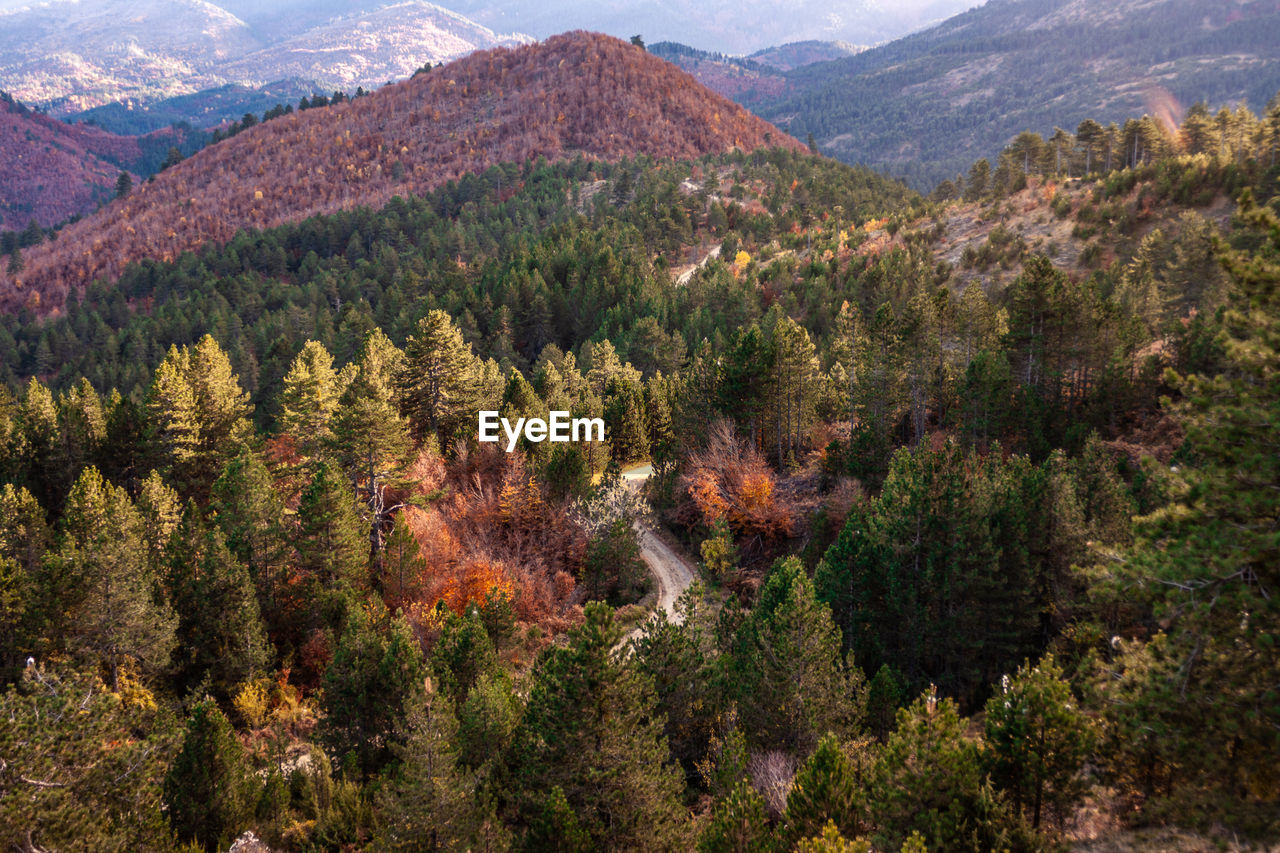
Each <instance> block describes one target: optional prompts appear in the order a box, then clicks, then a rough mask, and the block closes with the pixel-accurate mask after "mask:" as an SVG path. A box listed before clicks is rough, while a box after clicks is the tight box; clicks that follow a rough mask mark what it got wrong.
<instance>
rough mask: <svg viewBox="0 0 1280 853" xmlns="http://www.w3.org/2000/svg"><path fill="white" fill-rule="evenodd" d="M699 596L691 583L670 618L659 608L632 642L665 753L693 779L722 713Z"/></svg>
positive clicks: (708, 748) (699, 591)
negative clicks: (652, 697) (651, 693)
mask: <svg viewBox="0 0 1280 853" xmlns="http://www.w3.org/2000/svg"><path fill="white" fill-rule="evenodd" d="M701 594H702V593H701V589H700V588H699V587H697V586H695V587H691V588H690V589H689V590H688V591H686V593H685V594H684V595H682V596H681V597H680V600H679V601H678V602H677V604H676V607H677V614H678V616H677V618H676V619H668V618H667V614H666V611H664V610H659V611H658V612H657V613H655V614H654V615H653V616H652V617H651V618H650V620H649V622H648V624H647V625H646V626H645V629H644V631H642V632H641V634H640V636H639V637H637V638H636V639H635V640H634V641H633V646H634V649H635V664H636V668H637V669H638V670H639V671H640V673H641V674H643V675H645V676H647V677H648V678H649V679H650V680H651V681H652V682H653V685H654V689H655V692H656V694H657V700H658V713H659V714H660V715H661V716H662V718H663V720H664V721H665V722H664V724H663V730H664V731H665V733H666V736H667V743H668V744H670V748H671V755H672V757H673V758H675V759H676V760H677V761H679V762H680V764H681V766H682V767H683V768H684V770H685V776H686V778H688V779H696V778H697V774H698V765H699V763H700V762H703V761H704V760H705V759H706V757H707V754H708V752H709V751H710V748H711V740H712V738H713V736H714V735H715V729H716V726H717V724H718V723H719V722H720V720H721V714H722V713H723V712H724V709H723V707H722V705H723V703H722V701H721V696H720V693H719V691H718V690H717V689H716V688H715V676H716V672H715V668H714V660H715V658H714V657H713V656H710V654H709V647H710V646H711V638H710V637H708V636H707V634H708V630H707V628H706V626H705V625H704V624H702V623H703V622H705V621H706V614H705V613H703V612H702V610H703V609H702V608H701V607H699V605H698V602H699V599H700V596H701Z"/></svg>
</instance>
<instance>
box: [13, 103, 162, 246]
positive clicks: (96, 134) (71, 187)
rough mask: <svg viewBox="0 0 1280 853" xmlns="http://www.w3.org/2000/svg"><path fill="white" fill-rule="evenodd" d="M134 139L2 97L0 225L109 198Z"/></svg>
mask: <svg viewBox="0 0 1280 853" xmlns="http://www.w3.org/2000/svg"><path fill="white" fill-rule="evenodd" d="M140 153H141V150H140V149H139V147H138V141H137V140H136V139H133V138H130V137H121V136H115V135H113V134H110V133H107V132H106V131H103V130H99V129H98V128H95V127H91V126H89V125H74V126H73V125H67V124H63V123H62V122H59V121H55V120H53V119H51V118H47V117H45V116H43V115H40V114H39V113H34V112H30V111H28V110H26V109H24V108H22V107H20V106H18V105H17V104H14V103H12V102H10V101H8V100H6V99H3V98H0V228H24V227H26V225H27V223H29V222H30V221H31V220H33V219H34V220H35V221H36V222H38V223H39V224H41V225H43V226H45V227H48V226H51V225H55V224H57V223H59V222H62V221H63V220H66V219H68V218H70V217H72V216H74V215H75V214H77V213H87V212H89V211H90V210H92V209H93V208H94V207H96V206H97V204H98V202H100V201H102V200H104V199H108V198H110V197H111V193H112V192H113V191H114V190H115V185H116V178H117V177H119V175H120V167H119V166H115V165H112V164H111V163H109V162H107V161H106V160H105V159H103V158H104V157H106V158H111V159H116V160H121V161H127V160H133V159H136V158H137V157H138V156H139V154H140Z"/></svg>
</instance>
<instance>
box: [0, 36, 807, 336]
mask: <svg viewBox="0 0 1280 853" xmlns="http://www.w3.org/2000/svg"><path fill="white" fill-rule="evenodd" d="M768 145H781V146H784V147H787V148H790V149H792V150H797V151H799V150H803V146H802V145H801V144H800V143H799V142H798V141H796V140H794V139H791V138H790V137H787V136H786V135H785V134H783V133H781V132H780V131H778V130H777V129H776V128H774V127H773V126H772V125H770V124H768V123H767V122H765V121H763V120H762V119H759V118H757V117H755V116H752V115H750V114H749V113H748V112H747V111H746V110H744V109H743V108H742V107H741V106H739V105H737V104H734V103H733V102H732V101H729V100H728V99H726V98H724V97H723V96H721V95H717V94H715V93H714V92H711V91H710V90H709V89H706V88H705V87H702V86H700V85H699V84H697V83H696V81H694V80H693V79H692V78H690V77H689V76H688V75H686V74H685V73H684V72H681V71H679V70H678V69H676V68H675V67H674V66H672V65H670V64H668V63H665V62H662V61H661V60H659V59H657V58H656V57H653V56H650V55H649V54H648V53H646V52H645V51H643V50H641V49H639V48H636V47H634V46H632V45H629V44H626V43H624V42H621V41H619V40H617V39H613V38H610V37H607V36H601V35H593V34H589V33H581V32H575V33H569V34H566V35H564V36H557V37H554V38H551V39H548V40H546V41H545V42H541V43H538V44H536V45H527V46H524V47H520V48H515V49H511V48H496V49H493V50H489V51H481V52H477V53H473V54H471V55H470V56H468V57H466V58H464V59H461V60H458V61H456V62H454V63H451V64H450V65H448V66H445V67H443V68H439V69H436V70H435V71H433V72H431V73H429V74H422V75H417V76H416V77H414V78H412V79H410V80H407V81H404V82H401V83H398V84H396V85H394V86H390V87H386V88H384V89H381V90H379V91H377V92H374V93H373V94H371V95H369V96H367V97H364V98H358V99H355V100H353V101H349V102H346V103H343V104H340V105H337V106H332V107H329V108H328V109H326V110H323V111H320V110H314V111H306V112H297V113H293V114H291V115H287V116H282V117H280V118H278V119H274V120H272V121H270V122H266V123H263V124H260V125H258V126H256V127H254V128H252V129H251V130H249V131H246V132H244V133H241V134H239V135H237V136H236V137H234V138H232V139H229V140H226V141H224V142H222V143H219V144H217V145H214V146H211V147H209V148H206V149H204V150H203V151H201V152H200V153H199V154H198V155H196V156H194V157H191V158H189V159H187V160H185V161H183V162H182V163H179V164H178V165H177V166H174V167H172V168H170V169H167V170H165V171H164V172H161V173H160V174H159V175H157V176H156V178H155V180H154V181H150V182H147V183H145V184H143V185H142V186H140V187H139V188H138V189H136V190H135V191H134V192H133V194H132V195H130V196H129V197H127V198H124V199H120V200H117V201H115V202H113V203H112V204H110V205H108V206H107V207H106V208H104V209H103V210H101V211H99V212H98V213H96V214H94V215H91V216H89V217H86V218H85V219H84V220H82V221H80V222H78V223H75V224H73V225H71V226H69V227H68V228H66V229H65V230H64V231H63V232H62V234H61V235H60V236H59V239H58V240H57V241H56V242H55V243H49V244H45V245H43V246H39V247H35V248H33V249H32V250H31V251H30V252H28V253H27V256H26V259H25V271H24V272H22V273H21V274H19V275H17V276H16V277H15V276H6V277H5V278H4V279H3V280H2V281H0V303H3V305H4V306H5V307H7V308H9V309H14V308H17V307H20V306H22V305H24V304H28V303H31V302H33V301H34V303H35V304H34V305H33V306H32V307H33V308H35V309H36V310H40V311H48V310H51V309H53V308H56V307H57V306H58V305H59V304H61V300H62V299H63V298H64V297H65V295H66V293H67V292H69V291H70V290H71V289H74V288H78V287H81V286H83V285H84V284H87V283H88V282H89V281H92V280H94V279H97V278H102V277H105V278H109V279H110V278H114V277H115V276H117V275H118V274H119V272H120V270H121V269H122V268H123V267H124V266H125V265H126V264H127V263H129V262H131V261H135V260H141V259H143V258H148V257H155V258H161V259H172V258H176V257H177V256H178V255H180V254H181V253H182V252H184V251H187V250H190V249H194V248H196V247H197V246H199V245H202V244H203V243H206V242H211V241H212V242H224V241H226V240H228V239H230V238H231V236H232V235H234V234H235V233H236V231H238V230H240V229H241V228H266V227H270V226H272V225H275V224H280V223H284V222H292V221H298V220H301V219H304V218H306V217H308V216H310V215H313V214H316V213H326V212H332V211H335V210H339V209H347V208H351V207H355V206H379V205H381V204H384V203H385V202H386V201H388V200H389V199H390V198H391V197H392V196H394V195H406V194H410V193H421V192H423V191H424V190H427V189H430V188H434V187H438V186H441V185H443V184H445V183H447V182H448V181H449V180H452V179H456V178H458V177H460V176H462V175H464V174H467V173H479V172H482V171H484V170H485V169H486V168H488V167H489V166H492V165H495V164H497V163H501V162H524V161H526V160H531V159H537V158H539V157H546V158H547V159H549V160H555V159H567V158H572V157H573V156H575V155H576V154H579V153H582V154H589V155H591V156H594V157H598V158H602V159H607V160H616V159H620V158H621V157H624V156H634V155H637V154H646V155H649V156H654V157H660V158H668V157H669V158H691V157H697V156H700V155H702V154H706V153H720V152H723V151H726V150H730V149H732V148H735V147H737V148H741V149H744V150H753V149H755V148H759V147H763V146H768Z"/></svg>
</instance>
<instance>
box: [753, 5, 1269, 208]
mask: <svg viewBox="0 0 1280 853" xmlns="http://www.w3.org/2000/svg"><path fill="white" fill-rule="evenodd" d="M1278 89H1280V3H1277V2H1276V0H991V2H989V3H987V4H986V5H985V6H982V7H980V8H976V9H973V10H971V11H969V12H966V13H964V14H962V15H958V16H956V17H955V18H952V19H951V20H949V21H947V22H945V23H944V24H942V25H940V26H937V27H935V28H933V29H931V30H927V31H925V32H922V33H917V34H915V35H912V36H908V37H907V38H904V39H901V40H899V41H896V42H893V43H891V44H888V45H883V46H881V47H878V48H875V49H872V50H868V51H865V52H863V53H860V54H858V55H856V56H852V57H849V58H846V59H839V60H836V61H834V62H827V63H821V64H816V65H808V66H804V67H801V68H797V69H795V70H793V71H791V72H788V73H787V74H786V80H785V86H783V87H779V86H778V85H777V84H776V83H775V84H770V85H769V86H768V87H762V88H761V89H759V90H757V91H754V92H753V91H743V90H741V89H738V90H735V97H737V98H738V99H739V100H740V101H741V102H742V103H744V104H746V105H747V106H749V107H750V108H751V109H752V110H754V111H755V112H756V113H758V114H759V115H762V116H764V117H765V118H768V119H770V120H771V121H774V122H775V123H777V124H778V125H779V126H782V127H785V128H786V129H788V130H790V131H791V133H792V134H793V135H795V136H797V137H800V138H804V137H805V136H806V134H809V133H812V134H813V135H814V136H815V137H816V139H817V141H818V143H819V145H820V146H821V147H822V150H823V151H824V152H825V153H829V154H831V155H833V156H836V157H839V158H840V159H842V160H845V161H847V162H857V163H867V164H871V165H875V166H877V167H880V168H886V169H888V170H889V171H891V172H893V173H895V174H899V175H904V176H907V177H911V178H914V179H915V180H914V182H915V184H916V185H917V187H920V186H929V185H931V184H932V183H934V182H936V181H938V180H941V179H943V178H948V177H952V176H954V175H955V174H956V172H957V171H960V170H963V169H966V168H968V166H969V165H970V164H972V162H973V161H974V160H975V159H977V158H978V157H982V156H990V155H993V154H994V153H995V152H997V151H998V150H999V149H1000V148H1001V147H1002V146H1003V145H1004V144H1005V143H1007V142H1008V141H1009V139H1010V138H1012V137H1013V136H1014V135H1016V134H1017V133H1018V132H1020V131H1022V130H1026V129H1031V130H1035V131H1039V132H1043V133H1046V134H1047V133H1050V132H1052V130H1053V127H1054V126H1055V125H1058V126H1061V127H1065V128H1068V129H1071V130H1074V129H1075V127H1076V125H1077V124H1078V123H1079V122H1080V121H1082V120H1084V119H1085V118H1093V119H1097V120H1099V121H1104V122H1106V121H1123V120H1124V119H1126V118H1128V117H1131V116H1138V115H1142V114H1143V113H1152V114H1153V115H1154V114H1159V113H1165V114H1166V115H1164V116H1163V118H1165V119H1166V120H1176V119H1177V118H1178V115H1179V114H1180V113H1181V111H1182V110H1183V109H1185V108H1186V107H1187V106H1189V105H1190V104H1192V103H1194V102H1195V101H1198V100H1202V99H1203V100H1205V101H1207V102H1209V103H1210V104H1212V105H1215V106H1216V105H1221V104H1229V103H1234V102H1238V101H1247V102H1248V103H1249V105H1250V106H1251V107H1252V108H1253V109H1255V110H1258V109H1261V108H1262V106H1263V105H1264V104H1265V103H1266V101H1267V99H1268V98H1270V97H1271V96H1272V95H1274V94H1275V93H1276V91H1277V90H1278Z"/></svg>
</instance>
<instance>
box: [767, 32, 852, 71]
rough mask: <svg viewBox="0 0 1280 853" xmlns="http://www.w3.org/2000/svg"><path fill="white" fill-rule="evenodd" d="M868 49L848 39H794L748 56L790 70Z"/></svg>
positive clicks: (768, 64) (841, 57) (771, 65)
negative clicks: (851, 42) (850, 42)
mask: <svg viewBox="0 0 1280 853" xmlns="http://www.w3.org/2000/svg"><path fill="white" fill-rule="evenodd" d="M864 50H866V47H865V46H859V45H856V44H849V43H848V42H847V41H815V40H812V39H811V40H809V41H793V42H791V43H790V44H780V45H777V46H775V47H766V48H764V49H763V50H757V51H756V52H755V53H753V54H751V55H750V56H748V57H747V58H748V59H752V60H754V61H756V62H758V63H760V64H761V65H767V66H769V67H770V68H776V69H778V70H779V71H790V70H791V69H793V68H800V67H801V66H804V65H813V64H814V63H815V62H830V61H831V60H833V59H843V58H844V57H846V56H853V55H855V54H858V53H862V51H864Z"/></svg>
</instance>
